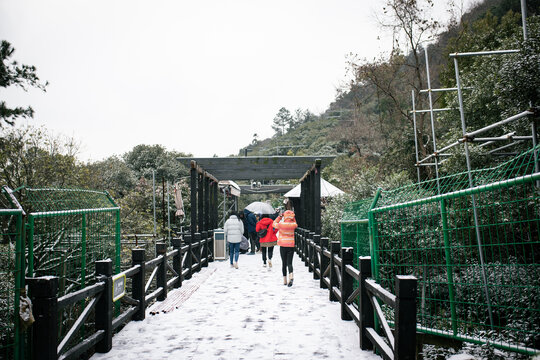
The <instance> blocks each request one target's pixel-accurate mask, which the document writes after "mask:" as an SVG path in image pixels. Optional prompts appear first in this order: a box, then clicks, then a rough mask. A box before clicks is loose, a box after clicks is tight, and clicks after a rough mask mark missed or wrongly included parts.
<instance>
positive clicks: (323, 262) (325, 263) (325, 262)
mask: <svg viewBox="0 0 540 360" xmlns="http://www.w3.org/2000/svg"><path fill="white" fill-rule="evenodd" d="M329 242H330V239H328V238H327V237H323V238H321V278H320V280H321V281H320V283H319V287H320V288H321V289H326V288H327V286H326V282H325V281H324V272H325V271H326V269H327V268H328V264H329V263H330V261H329V259H328V258H327V257H326V256H324V250H325V249H328V246H329Z"/></svg>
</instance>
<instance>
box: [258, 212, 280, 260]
mask: <svg viewBox="0 0 540 360" xmlns="http://www.w3.org/2000/svg"><path fill="white" fill-rule="evenodd" d="M273 223H274V221H273V220H272V219H271V218H269V217H268V215H261V220H259V222H258V223H257V225H256V226H255V230H256V231H257V236H259V243H260V245H261V252H262V260H263V266H264V267H266V253H267V252H268V266H269V267H272V256H273V255H274V246H276V245H277V237H276V233H277V230H276V229H274V227H273Z"/></svg>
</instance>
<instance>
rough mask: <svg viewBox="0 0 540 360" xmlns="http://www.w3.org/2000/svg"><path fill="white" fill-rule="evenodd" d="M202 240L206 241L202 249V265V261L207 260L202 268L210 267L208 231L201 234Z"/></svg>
mask: <svg viewBox="0 0 540 360" xmlns="http://www.w3.org/2000/svg"><path fill="white" fill-rule="evenodd" d="M201 237H202V240H203V241H204V246H203V249H202V255H201V263H202V259H206V261H205V262H204V263H203V264H202V265H201V266H202V267H207V266H208V253H209V251H208V231H203V232H202V233H201Z"/></svg>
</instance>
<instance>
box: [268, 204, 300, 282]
mask: <svg viewBox="0 0 540 360" xmlns="http://www.w3.org/2000/svg"><path fill="white" fill-rule="evenodd" d="M297 227H298V224H297V223H296V220H295V216H294V212H293V211H291V210H287V211H285V212H284V213H283V214H282V215H280V216H278V217H277V218H276V220H274V228H275V229H277V230H278V231H279V232H278V240H277V244H278V245H279V253H280V255H281V262H282V267H281V271H282V273H283V285H288V286H289V287H290V286H292V285H293V279H294V275H293V265H292V260H293V255H294V230H295V229H296V228H297ZM287 269H288V270H289V282H288V283H287Z"/></svg>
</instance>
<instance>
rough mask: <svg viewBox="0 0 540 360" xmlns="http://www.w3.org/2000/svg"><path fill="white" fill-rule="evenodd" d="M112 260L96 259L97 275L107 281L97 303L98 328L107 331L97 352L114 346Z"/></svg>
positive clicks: (99, 343)
mask: <svg viewBox="0 0 540 360" xmlns="http://www.w3.org/2000/svg"><path fill="white" fill-rule="evenodd" d="M112 273H113V271H112V260H110V259H108V260H100V261H96V277H97V278H98V280H99V281H102V282H104V283H105V287H104V289H103V293H101V296H100V297H99V299H98V301H97V303H96V330H103V331H104V332H105V334H104V336H103V339H101V340H100V341H99V342H98V343H97V344H96V352H98V353H106V352H109V351H110V350H111V348H112V333H113V328H112V319H113V301H112V283H113V281H112Z"/></svg>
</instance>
